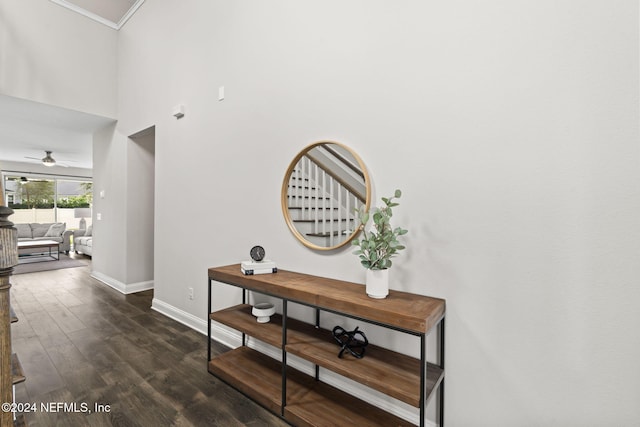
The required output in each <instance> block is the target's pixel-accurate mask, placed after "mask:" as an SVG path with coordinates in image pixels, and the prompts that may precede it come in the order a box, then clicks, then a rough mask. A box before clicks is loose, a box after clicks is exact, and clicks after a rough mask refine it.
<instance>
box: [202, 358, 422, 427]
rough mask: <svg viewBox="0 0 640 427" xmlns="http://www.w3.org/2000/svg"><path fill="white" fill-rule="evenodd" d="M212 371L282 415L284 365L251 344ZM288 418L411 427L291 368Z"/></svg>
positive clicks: (220, 360)
mask: <svg viewBox="0 0 640 427" xmlns="http://www.w3.org/2000/svg"><path fill="white" fill-rule="evenodd" d="M208 368H209V372H210V373H212V374H214V375H215V376H217V377H218V378H220V379H222V380H223V381H225V382H227V383H228V384H230V385H232V386H233V387H235V388H236V389H238V390H239V391H241V392H242V393H244V394H245V395H247V396H249V397H250V398H252V399H253V400H255V401H256V402H258V403H259V404H261V405H262V406H264V407H265V408H267V409H269V410H270V411H272V412H274V413H276V414H278V415H280V411H281V404H280V403H281V399H282V397H281V396H282V364H281V363H280V362H279V361H277V360H274V359H272V358H271V357H269V356H267V355H264V354H262V353H260V352H257V351H255V350H253V349H251V348H249V347H239V348H237V349H235V350H231V351H229V352H227V353H224V354H222V355H220V356H218V357H216V358H214V359H212V360H211V361H210V362H209V367H208ZM284 418H285V419H286V420H287V421H289V422H291V423H292V424H294V425H296V426H327V427H329V426H335V425H341V424H346V425H354V426H358V425H367V426H411V425H413V424H411V423H410V422H408V421H406V420H403V419H402V418H398V417H396V416H394V415H392V414H389V413H388V412H385V411H383V410H381V409H379V408H377V407H375V406H373V405H370V404H368V403H366V402H364V401H362V400H360V399H358V398H356V397H354V396H351V395H349V394H347V393H344V392H342V391H340V390H338V389H336V388H335V387H332V386H330V385H328V384H325V383H322V382H320V381H316V380H315V379H314V378H313V377H311V376H309V375H306V374H303V373H301V372H300V371H297V370H295V369H293V368H291V367H287V405H286V406H285V411H284Z"/></svg>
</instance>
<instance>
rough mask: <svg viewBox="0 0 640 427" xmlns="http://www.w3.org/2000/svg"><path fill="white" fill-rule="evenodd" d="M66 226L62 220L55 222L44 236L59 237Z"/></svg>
mask: <svg viewBox="0 0 640 427" xmlns="http://www.w3.org/2000/svg"><path fill="white" fill-rule="evenodd" d="M66 227H67V224H66V223H64V222H56V223H55V224H51V226H50V227H49V230H48V231H47V233H46V234H45V235H44V237H60V236H62V233H64V229H65V228H66Z"/></svg>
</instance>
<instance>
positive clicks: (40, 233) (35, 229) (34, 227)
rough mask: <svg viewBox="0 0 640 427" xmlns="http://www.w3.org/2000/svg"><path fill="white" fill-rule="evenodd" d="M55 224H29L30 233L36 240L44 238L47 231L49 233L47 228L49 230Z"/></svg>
mask: <svg viewBox="0 0 640 427" xmlns="http://www.w3.org/2000/svg"><path fill="white" fill-rule="evenodd" d="M53 224H55V223H54V222H43V223H42V224H40V223H39V222H32V223H31V232H32V233H33V238H34V239H37V238H40V237H44V236H45V234H47V231H49V228H51V226H52V225H53Z"/></svg>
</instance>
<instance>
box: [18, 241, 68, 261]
mask: <svg viewBox="0 0 640 427" xmlns="http://www.w3.org/2000/svg"><path fill="white" fill-rule="evenodd" d="M54 247H55V248H56V253H57V254H58V257H57V258H56V257H55V256H53V253H52V252H51V249H52V248H54ZM44 248H48V249H49V254H48V255H47V254H46V253H45V252H42V253H40V252H31V253H28V254H25V253H23V254H21V253H20V249H44ZM30 257H33V258H45V257H46V259H43V260H40V261H32V262H28V263H26V262H25V263H23V264H35V263H36V262H48V261H60V243H56V244H55V245H54V244H53V243H52V244H48V245H43V246H24V247H18V263H19V262H20V260H21V259H28V258H30Z"/></svg>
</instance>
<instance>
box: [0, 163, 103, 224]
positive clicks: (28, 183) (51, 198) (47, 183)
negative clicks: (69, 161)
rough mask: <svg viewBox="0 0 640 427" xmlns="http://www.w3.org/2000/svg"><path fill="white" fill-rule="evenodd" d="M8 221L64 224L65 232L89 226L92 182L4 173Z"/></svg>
mask: <svg viewBox="0 0 640 427" xmlns="http://www.w3.org/2000/svg"><path fill="white" fill-rule="evenodd" d="M3 184H4V188H5V198H6V200H5V202H6V205H7V206H9V207H10V208H11V209H13V212H14V214H13V215H12V216H11V221H12V222H14V223H16V224H22V223H30V222H40V223H42V222H64V223H66V224H67V229H77V228H81V223H82V222H84V224H83V225H85V226H86V227H88V226H89V225H91V204H92V202H93V182H92V181H91V180H87V179H85V178H77V179H76V178H67V177H51V176H46V177H43V176H39V175H17V174H15V173H13V174H9V173H5V174H3Z"/></svg>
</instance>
